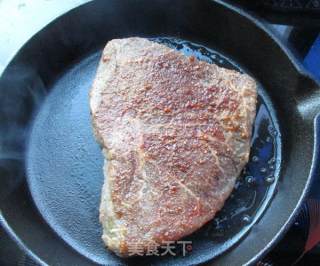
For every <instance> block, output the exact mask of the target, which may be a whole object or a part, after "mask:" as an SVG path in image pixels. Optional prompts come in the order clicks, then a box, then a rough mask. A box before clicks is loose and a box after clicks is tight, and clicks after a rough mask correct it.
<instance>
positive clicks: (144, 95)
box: [90, 38, 257, 256]
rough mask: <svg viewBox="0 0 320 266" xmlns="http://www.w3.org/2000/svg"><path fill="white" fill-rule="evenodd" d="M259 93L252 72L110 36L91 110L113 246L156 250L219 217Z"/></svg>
mask: <svg viewBox="0 0 320 266" xmlns="http://www.w3.org/2000/svg"><path fill="white" fill-rule="evenodd" d="M256 98H257V94H256V83H255V81H254V80H253V79H252V78H250V77H249V76H248V75H245V74H241V73H238V72H236V71H233V70H228V69H224V68H221V67H218V66H217V65H214V64H209V63H207V62H203V61H199V60H197V59H195V58H194V57H192V56H191V57H187V56H184V55H183V54H181V53H180V52H178V51H175V50H173V49H171V48H168V47H166V46H164V45H161V44H158V43H155V42H152V41H149V40H147V39H143V38H127V39H115V40H111V41H110V42H108V44H107V45H106V47H105V48H104V50H103V54H102V58H101V61H100V64H99V67H98V70H97V74H96V78H95V80H94V83H93V86H92V89H91V92H90V109H91V114H92V124H93V131H94V134H95V137H96V139H97V141H98V142H99V143H100V145H101V147H102V150H103V154H104V156H105V164H104V175H105V181H104V185H103V188H102V195H101V204H100V222H101V224H102V227H103V236H102V239H103V240H104V242H105V244H106V245H107V246H108V248H109V249H111V250H113V251H114V252H115V253H116V254H118V255H119V256H130V255H134V252H133V248H134V247H135V248H137V247H139V250H140V251H141V252H147V250H148V248H149V247H150V245H153V246H155V247H158V246H160V245H161V244H163V243H165V242H166V241H173V240H178V239H180V238H182V237H183V236H186V235H189V234H191V233H192V232H194V231H195V230H197V229H199V228H200V227H201V226H203V225H204V224H205V223H207V222H208V221H209V220H211V219H212V218H213V217H214V216H215V214H216V213H217V212H218V211H219V210H220V209H221V208H222V207H223V205H224V202H225V200H226V199H227V198H228V196H229V195H230V194H231V192H232V190H233V188H234V185H235V181H236V179H237V177H238V176H239V174H240V172H241V170H242V169H243V167H244V166H245V164H246V163H247V161H248V158H249V152H250V138H251V131H252V125H253V121H254V118H255V112H256ZM136 253H137V252H136Z"/></svg>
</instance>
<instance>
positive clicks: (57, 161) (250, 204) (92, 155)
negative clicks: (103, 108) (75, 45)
mask: <svg viewBox="0 0 320 266" xmlns="http://www.w3.org/2000/svg"><path fill="white" fill-rule="evenodd" d="M154 40H155V41H158V42H161V43H165V44H166V45H169V46H171V47H172V48H176V49H179V50H181V51H183V52H184V53H185V54H187V55H195V56H197V57H198V58H199V59H202V60H206V61H209V62H210V63H213V62H214V63H217V64H219V65H221V66H224V67H228V68H232V69H237V70H239V71H240V69H239V67H237V66H236V65H235V64H234V63H232V62H231V61H228V60H227V59H226V58H224V57H222V56H220V55H219V54H217V53H216V52H213V51H212V50H209V49H206V48H204V47H202V46H198V45H195V44H191V43H189V42H186V41H181V40H176V39H172V38H158V39H154ZM100 55H101V51H99V52H97V53H94V54H93V55H91V56H89V57H88V58H86V59H84V60H82V61H81V62H79V63H76V64H75V66H74V67H71V68H70V69H68V70H67V71H66V72H65V73H64V74H63V75H62V76H61V77H60V78H59V79H58V80H57V82H56V83H55V84H54V85H53V88H52V89H51V91H52V92H50V94H49V95H48V97H47V98H46V99H45V101H44V103H43V104H42V106H41V109H40V112H39V113H38V115H37V116H36V118H35V120H34V124H33V127H32V130H31V134H30V142H29V145H28V152H27V156H26V158H27V161H26V163H27V177H28V181H29V185H30V189H31V193H32V196H33V199H34V201H35V203H36V205H37V207H38V209H39V210H40V212H41V214H42V215H43V217H44V218H45V220H46V222H47V223H49V225H50V226H51V227H52V228H53V229H54V230H55V231H56V233H57V234H58V235H59V236H60V237H62V238H63V239H64V240H65V241H66V242H67V243H68V244H69V245H70V246H72V247H73V248H74V249H76V250H77V251H79V253H81V254H83V255H85V256H87V257H88V258H90V259H91V260H92V261H95V262H97V263H101V264H108V263H114V264H120V263H122V262H123V260H120V259H118V258H117V257H116V256H114V255H113V254H111V253H110V252H106V250H105V248H104V245H103V244H102V240H101V239H100V236H101V226H100V224H99V223H98V207H99V200H100V191H101V187H102V182H103V173H102V167H103V156H102V153H101V151H100V148H99V146H98V145H97V144H96V142H95V140H94V137H93V135H92V127H91V121H90V112H89V106H88V94H89V89H90V85H91V84H92V81H93V78H94V74H95V70H96V68H97V64H98V61H99V59H100ZM267 102H269V99H268V98H267V96H266V94H265V93H264V91H263V89H262V88H261V87H260V88H259V102H258V112H257V118H256V123H255V128H254V134H253V139H252V150H251V151H252V152H251V161H250V163H249V164H248V165H247V167H246V169H245V170H244V171H243V174H242V175H241V177H240V178H239V180H238V182H237V184H236V189H235V190H234V192H233V194H232V195H231V197H230V199H229V200H228V201H227V203H226V204H225V206H224V208H223V210H222V211H221V212H220V213H219V215H218V216H217V217H216V218H215V220H213V221H212V222H210V223H209V224H208V225H207V226H205V227H204V228H202V229H201V230H199V231H198V232H197V233H195V234H193V235H192V236H190V237H186V238H185V239H184V240H185V241H191V242H192V247H193V248H192V252H189V253H188V254H187V255H186V256H183V254H181V250H179V247H180V248H181V246H179V245H178V244H177V245H176V250H175V253H177V257H178V258H179V264H180V263H181V264H196V263H201V262H203V261H207V260H209V259H212V258H213V257H215V256H217V255H220V254H221V253H222V252H224V251H225V250H227V249H228V248H229V247H231V246H232V245H233V244H234V243H236V242H237V241H238V240H239V239H240V238H241V237H242V236H243V235H244V234H245V233H246V232H247V231H248V230H249V228H250V227H251V226H252V225H253V223H254V222H255V221H256V219H257V218H258V217H259V215H261V213H262V211H263V210H264V208H265V207H266V204H267V203H268V201H269V200H270V199H271V195H272V194H273V191H274V188H275V178H276V177H277V176H278V173H277V170H278V168H277V169H276V166H278V165H279V162H280V152H279V151H280V149H279V147H280V142H279V140H280V138H279V137H278V136H277V129H276V127H275V123H274V120H275V119H274V118H273V115H272V114H273V110H268V109H267V108H270V107H267V104H266V103H267ZM177 257H175V256H172V255H170V254H169V255H167V256H160V257H156V256H154V257H146V258H143V261H144V264H145V263H150V264H151V263H152V264H161V263H163V262H165V263H166V264H171V265H177V263H178V262H177ZM141 260H142V258H139V259H138V258H137V259H130V260H127V262H133V261H134V262H138V261H139V262H140V263H141Z"/></svg>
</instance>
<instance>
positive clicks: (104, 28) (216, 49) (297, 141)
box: [0, 0, 320, 266]
mask: <svg viewBox="0 0 320 266" xmlns="http://www.w3.org/2000/svg"><path fill="white" fill-rule="evenodd" d="M128 36H143V37H148V38H153V40H154V41H158V42H161V43H164V44H166V45H168V46H171V47H173V48H175V49H178V50H181V51H182V52H184V53H185V54H187V55H190V54H193V55H195V56H197V57H198V58H200V59H202V60H207V61H209V62H212V63H217V64H219V65H221V66H224V67H227V68H233V69H237V70H239V71H242V72H247V73H249V74H250V75H252V76H253V77H254V78H255V79H256V80H257V81H258V82H259V88H258V93H259V102H258V112H257V119H256V123H255V127H254V134H253V139H252V149H251V156H250V162H249V163H248V165H247V167H246V169H244V171H243V174H242V175H241V177H240V178H239V180H238V182H237V185H236V188H235V190H234V192H233V194H232V195H231V197H230V199H229V200H228V201H227V203H226V205H225V207H224V208H223V210H222V211H221V212H220V213H219V215H218V216H217V218H215V219H214V220H213V221H212V222H210V223H208V225H206V226H204V227H203V228H202V229H200V230H199V231H198V232H196V233H195V234H193V235H191V236H189V237H187V238H186V239H185V240H188V241H192V250H191V249H188V252H187V254H186V255H185V256H183V254H182V250H181V248H180V247H179V246H178V245H176V249H175V253H176V256H168V255H167V256H159V257H136V258H133V259H126V260H124V259H120V258H118V257H116V256H115V255H113V254H112V253H111V252H109V251H107V250H105V248H104V246H103V243H102V241H101V240H100V235H101V228H100V225H99V223H98V204H99V198H100V188H101V185H102V181H103V174H102V155H101V153H100V150H99V147H98V145H97V144H96V143H95V140H94V138H93V136H92V129H91V125H90V115H89V108H88V91H89V88H90V84H91V82H92V80H93V77H94V74H95V69H96V66H97V63H98V60H99V56H100V54H101V49H102V47H103V46H104V45H105V43H106V42H107V41H108V40H110V39H113V38H123V37H128ZM319 106H320V95H319V85H318V84H317V83H316V82H315V81H314V80H313V79H312V78H311V77H310V76H309V75H308V74H306V73H305V72H304V70H303V69H302V68H301V66H300V65H299V64H298V63H297V62H296V61H295V59H294V58H293V56H292V55H291V53H290V52H289V51H288V50H287V49H286V48H285V47H284V46H283V45H282V44H281V43H280V42H279V41H278V40H277V38H276V37H274V36H273V35H272V34H271V33H270V31H269V30H268V29H267V28H265V26H263V24H262V23H261V22H260V21H259V20H258V19H257V18H254V17H252V16H250V15H248V14H246V13H245V12H243V11H241V10H240V9H238V8H235V7H232V6H230V5H228V4H225V3H223V2H222V1H209V0H201V1H199V0H193V1H192V0H191V1H184V0H177V1H169V0H154V1H148V0H136V1H128V0H121V1H119V0H108V1H94V2H90V3H88V4H85V5H83V6H80V7H78V8H76V9H74V10H72V11H70V12H68V13H66V14H65V15H63V16H61V17H60V18H58V19H57V20H55V21H54V22H52V23H51V24H49V25H48V26H46V27H45V28H44V29H43V30H42V31H40V32H39V33H38V34H36V35H35V36H34V37H33V38H32V39H30V40H29V41H28V43H27V44H26V45H25V46H24V47H23V48H22V49H21V50H20V51H19V52H18V53H17V54H16V56H15V57H14V58H13V60H12V61H11V62H10V64H9V65H8V66H7V68H6V69H5V70H4V72H3V73H2V75H1V79H0V132H1V135H0V145H1V146H0V176H1V187H0V206H1V217H0V218H1V219H0V221H1V224H2V226H3V228H4V229H5V230H6V231H7V233H8V234H9V235H10V236H11V237H12V238H13V239H14V240H15V241H16V242H17V244H18V245H19V246H20V248H22V249H23V250H24V252H26V253H27V254H28V255H29V256H30V257H32V259H33V260H35V261H36V262H38V263H43V264H50V265H92V264H104V265H126V264H130V265H131V264H136V265H149V264H152V265H194V264H201V263H209V264H211V265H228V266H230V265H243V264H253V263H254V262H256V261H257V260H258V259H259V258H260V257H261V256H262V255H263V254H265V253H266V252H267V251H268V250H270V248H271V247H272V245H273V244H275V243H276V242H277V240H279V239H280V237H281V236H282V235H283V233H284V232H285V231H286V230H287V229H288V227H289V226H290V224H291V222H292V221H293V219H294V217H295V214H296V212H297V210H298V208H299V206H300V204H301V202H302V200H303V198H304V196H305V194H306V192H307V191H308V187H309V184H310V180H311V179H312V177H313V176H315V174H316V171H317V170H319V163H318V157H317V152H319V142H317V138H318V139H319V136H320V129H319V119H318V120H317V119H316V115H317V112H318V111H319ZM317 121H318V122H317Z"/></svg>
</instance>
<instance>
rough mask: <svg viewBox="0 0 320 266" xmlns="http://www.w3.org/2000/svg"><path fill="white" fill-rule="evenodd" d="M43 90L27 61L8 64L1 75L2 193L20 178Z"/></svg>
mask: <svg viewBox="0 0 320 266" xmlns="http://www.w3.org/2000/svg"><path fill="white" fill-rule="evenodd" d="M46 93H47V89H46V86H45V85H44V82H43V80H42V78H41V77H40V75H39V74H38V73H37V71H36V70H35V69H33V68H32V67H30V66H27V65H22V64H17V65H11V66H9V67H8V68H7V69H6V70H5V72H4V73H3V75H2V77H1V79H0V174H1V188H2V189H1V191H2V190H3V191H2V192H3V196H4V194H7V193H9V191H12V190H13V189H15V188H16V187H17V186H18V185H19V184H20V183H21V182H22V180H23V177H24V155H25V150H26V143H27V139H28V133H29V130H30V126H31V124H32V118H33V116H34V114H35V113H36V111H37V109H38V108H39V106H40V104H41V102H42V101H43V99H44V96H45V95H46ZM6 191H7V192H6ZM2 192H1V194H2Z"/></svg>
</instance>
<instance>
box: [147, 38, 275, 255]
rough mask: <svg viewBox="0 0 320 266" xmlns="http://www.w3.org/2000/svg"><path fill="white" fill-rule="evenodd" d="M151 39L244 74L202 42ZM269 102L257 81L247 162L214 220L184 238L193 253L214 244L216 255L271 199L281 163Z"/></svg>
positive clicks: (251, 222) (250, 225) (254, 218)
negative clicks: (254, 113) (190, 243)
mask: <svg viewBox="0 0 320 266" xmlns="http://www.w3.org/2000/svg"><path fill="white" fill-rule="evenodd" d="M153 40H154V41H156V42H159V43H162V44H165V45H167V46H169V47H171V48H174V49H176V50H179V51H181V52H182V53H184V54H185V55H187V56H191V55H193V56H195V57H196V58H198V59H200V60H203V61H206V62H208V63H214V64H217V65H219V66H221V67H225V68H228V69H234V70H237V71H239V72H241V73H246V71H244V70H243V68H241V67H240V66H238V65H236V64H235V63H234V62H232V61H231V60H229V59H227V58H226V57H224V56H222V55H221V54H219V53H217V52H216V51H213V50H211V49H208V48H206V47H203V46H201V45H197V44H194V43H191V42H188V41H182V40H177V39H173V38H158V39H153ZM269 103H270V102H269V100H268V96H267V95H266V94H265V92H264V90H263V88H262V87H261V85H260V84H258V103H257V112H256V119H255V123H254V128H253V132H252V140H251V152H250V159H249V162H248V164H247V165H246V167H245V169H243V171H242V173H241V175H240V177H239V178H238V180H237V182H236V185H235V188H234V191H233V192H232V194H231V196H230V197H229V199H228V200H227V201H226V203H225V205H224V207H223V209H222V210H221V211H220V212H219V213H218V214H217V215H216V217H215V219H214V220H213V221H211V222H209V223H208V224H207V225H206V226H204V227H203V228H202V229H200V230H199V231H197V232H196V233H194V234H193V235H191V236H189V237H187V238H186V240H191V241H192V243H193V249H192V253H196V251H197V250H202V252H203V250H204V249H205V248H208V250H210V252H211V256H212V251H213V249H210V246H213V247H214V252H215V253H216V254H215V255H219V254H220V253H222V252H223V251H225V250H226V249H227V248H228V247H230V246H231V245H233V244H234V243H235V242H237V241H238V240H239V239H240V238H241V237H243V236H244V235H245V234H246V233H247V232H248V231H249V230H250V228H252V226H254V223H255V222H256V221H257V220H258V219H259V217H260V216H261V215H262V214H263V211H264V210H265V209H266V207H267V205H268V203H269V202H270V200H271V199H272V195H273V193H274V189H275V185H276V181H277V175H278V171H279V169H278V167H277V166H278V165H279V162H280V153H279V150H280V142H279V136H278V129H277V124H276V123H275V117H274V112H273V109H272V106H271V105H270V104H269ZM204 239H206V240H204ZM190 256H192V255H191V254H190ZM208 256H209V255H208Z"/></svg>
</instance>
